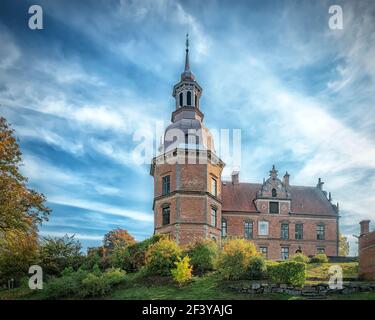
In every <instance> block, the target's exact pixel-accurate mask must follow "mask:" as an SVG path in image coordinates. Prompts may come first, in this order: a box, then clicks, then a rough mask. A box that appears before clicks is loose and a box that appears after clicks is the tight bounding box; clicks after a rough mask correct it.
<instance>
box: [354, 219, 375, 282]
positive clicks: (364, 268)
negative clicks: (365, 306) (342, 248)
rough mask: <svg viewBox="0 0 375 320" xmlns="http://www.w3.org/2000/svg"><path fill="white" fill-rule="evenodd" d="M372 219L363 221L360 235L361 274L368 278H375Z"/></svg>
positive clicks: (374, 245) (374, 247)
mask: <svg viewBox="0 0 375 320" xmlns="http://www.w3.org/2000/svg"><path fill="white" fill-rule="evenodd" d="M369 224H370V221H369V220H365V221H361V235H360V236H359V250H358V251H359V274H360V276H361V277H363V278H364V279H366V280H375V231H373V232H370V230H369V229H370V228H369Z"/></svg>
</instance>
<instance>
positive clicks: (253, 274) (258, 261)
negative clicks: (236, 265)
mask: <svg viewBox="0 0 375 320" xmlns="http://www.w3.org/2000/svg"><path fill="white" fill-rule="evenodd" d="M266 273H267V266H266V260H265V258H264V257H261V256H259V257H258V256H254V257H251V258H250V260H249V265H248V272H247V274H248V276H249V278H250V279H251V280H260V279H263V278H264V277H265V276H266Z"/></svg>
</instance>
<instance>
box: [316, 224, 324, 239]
mask: <svg viewBox="0 0 375 320" xmlns="http://www.w3.org/2000/svg"><path fill="white" fill-rule="evenodd" d="M316 238H317V239H318V240H324V239H325V226H324V224H318V225H317V226H316Z"/></svg>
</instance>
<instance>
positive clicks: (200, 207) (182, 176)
mask: <svg viewBox="0 0 375 320" xmlns="http://www.w3.org/2000/svg"><path fill="white" fill-rule="evenodd" d="M221 171H222V167H221V166H220V165H216V164H211V163H210V162H208V163H207V164H189V163H185V164H156V165H155V167H154V173H153V175H154V200H155V201H154V215H155V232H156V233H167V234H169V235H170V236H171V238H173V239H175V240H177V241H178V242H179V243H180V244H181V245H185V244H188V243H190V242H192V241H195V240H196V239H200V238H215V239H216V240H220V235H221V231H220V227H221V203H220V198H221V190H220V188H221V179H220V177H221ZM165 175H170V192H171V193H170V194H168V195H164V196H163V195H162V177H163V176H165ZM211 177H215V178H216V179H217V188H218V190H217V191H218V195H217V197H213V196H212V195H211V191H212V190H211ZM166 204H168V205H169V207H170V224H169V225H165V226H163V225H162V208H163V206H164V205H166ZM211 207H215V208H216V212H217V219H216V227H213V226H211V225H210V224H211Z"/></svg>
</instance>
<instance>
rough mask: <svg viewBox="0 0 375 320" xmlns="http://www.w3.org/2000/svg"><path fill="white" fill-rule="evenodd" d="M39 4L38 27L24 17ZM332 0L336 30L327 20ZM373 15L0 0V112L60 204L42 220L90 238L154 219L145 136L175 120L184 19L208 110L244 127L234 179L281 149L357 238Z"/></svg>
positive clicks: (371, 102) (374, 109)
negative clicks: (326, 195)
mask: <svg viewBox="0 0 375 320" xmlns="http://www.w3.org/2000/svg"><path fill="white" fill-rule="evenodd" d="M32 4H39V5H41V6H42V8H43V11H44V21H43V22H44V29H43V30H31V29H29V28H28V19H29V17H30V14H28V8H29V7H30V6H31V5H32ZM332 4H339V5H341V6H342V9H343V14H344V16H343V21H344V28H343V29H342V30H331V29H330V28H329V26H328V19H329V17H330V15H329V13H328V8H329V6H330V5H332ZM374 21H375V2H374V1H365V0H361V1H350V2H349V1H338V0H336V1H324V0H322V1H313V0H311V1H308V0H305V1H292V0H290V1H235V2H234V1H204V2H203V1H198V0H196V1H194V0H192V1H181V2H179V1H172V0H138V1H128V0H116V1H115V0H105V1H104V0H102V1H98V0H95V1H89V0H86V1H79V2H78V1H59V0H54V1H37V2H35V1H31V2H29V1H13V0H5V1H4V0H3V1H1V4H0V41H1V45H0V115H1V116H4V117H6V118H7V119H8V120H9V122H10V123H11V124H12V125H13V127H14V128H15V130H16V132H17V135H18V137H19V140H20V144H21V147H22V151H23V156H24V166H23V168H22V170H23V172H24V173H25V175H27V176H28V177H29V182H30V185H31V186H32V187H34V188H36V189H37V190H39V191H41V192H43V193H44V194H45V195H46V196H47V198H48V204H49V206H50V207H51V208H52V209H53V213H52V215H51V218H50V221H49V222H47V223H45V224H44V225H43V227H42V228H41V232H42V234H51V235H63V234H65V233H69V234H72V233H74V234H76V236H77V238H79V239H80V240H81V241H82V243H83V245H84V247H86V246H93V245H98V244H99V243H100V241H101V239H102V237H103V234H104V233H105V232H107V231H108V230H110V229H113V228H115V227H122V228H126V229H128V230H129V231H130V232H131V233H132V234H133V235H134V236H135V237H136V238H137V239H139V240H141V239H143V238H145V237H148V236H150V235H151V234H152V232H153V215H152V195H153V189H152V188H153V181H152V177H151V176H150V174H149V165H148V164H147V163H140V161H139V160H140V157H141V155H140V154H139V153H137V151H136V150H137V146H138V145H139V143H140V142H139V135H140V133H141V136H142V134H144V135H145V136H148V137H156V138H155V141H154V144H155V145H156V144H157V143H156V142H158V139H159V138H158V135H157V134H155V128H156V127H160V126H161V127H165V126H167V125H168V121H169V119H170V113H171V111H172V110H173V108H174V101H173V97H172V96H171V93H172V87H173V85H174V84H175V83H176V82H177V81H178V80H179V75H180V73H181V71H182V68H183V59H184V42H185V34H186V32H189V34H190V48H191V51H190V52H191V67H192V70H193V72H194V73H195V75H196V78H197V80H198V82H199V83H200V85H201V86H202V87H203V97H202V100H201V109H202V111H203V112H204V113H205V123H206V125H207V126H208V127H209V128H212V129H218V130H219V129H230V130H233V129H241V136H242V144H241V146H242V153H241V154H242V158H241V166H240V170H241V173H240V179H241V180H242V181H250V182H261V181H262V179H263V177H266V176H267V173H268V171H269V169H270V167H271V166H272V164H275V165H276V167H277V168H278V169H279V172H281V173H283V172H285V170H288V171H289V173H290V174H291V183H292V184H296V185H315V184H316V183H317V180H318V178H319V177H321V178H322V179H323V181H324V182H325V184H324V188H325V189H326V190H327V191H331V192H332V196H333V201H334V202H339V203H340V209H341V212H340V214H341V229H342V232H343V233H344V234H345V235H347V236H348V237H349V238H350V240H351V246H352V250H351V252H352V253H355V251H356V243H355V238H353V237H352V235H353V234H358V231H359V230H358V229H359V228H358V222H359V221H360V220H361V219H363V218H370V219H372V220H373V225H375V195H374V194H375V139H374V138H375V95H374V93H375V59H374V57H375V23H374ZM224 160H225V161H226V162H227V163H229V165H228V166H227V167H226V169H225V171H224V177H225V176H229V174H230V172H231V170H232V169H233V168H232V167H231V161H230V159H224Z"/></svg>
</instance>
